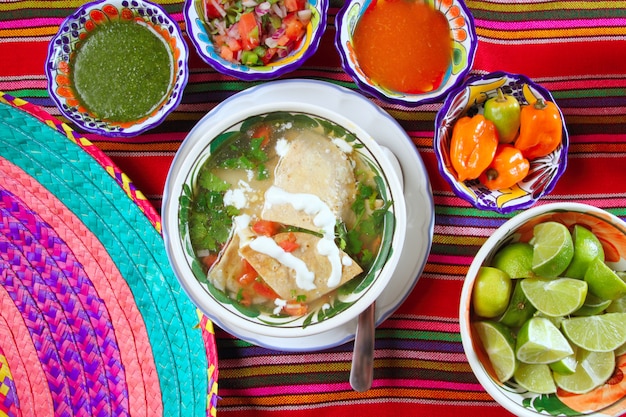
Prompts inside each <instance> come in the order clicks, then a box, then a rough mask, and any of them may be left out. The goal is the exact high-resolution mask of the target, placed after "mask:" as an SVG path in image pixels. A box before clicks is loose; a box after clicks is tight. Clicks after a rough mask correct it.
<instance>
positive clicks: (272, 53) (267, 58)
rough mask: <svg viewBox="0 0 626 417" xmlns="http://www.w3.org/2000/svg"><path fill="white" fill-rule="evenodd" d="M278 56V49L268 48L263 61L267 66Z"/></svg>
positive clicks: (262, 58)
mask: <svg viewBox="0 0 626 417" xmlns="http://www.w3.org/2000/svg"><path fill="white" fill-rule="evenodd" d="M275 55H276V48H267V49H266V50H265V55H263V56H262V57H261V61H263V65H267V64H269V63H270V62H272V58H274V56H275Z"/></svg>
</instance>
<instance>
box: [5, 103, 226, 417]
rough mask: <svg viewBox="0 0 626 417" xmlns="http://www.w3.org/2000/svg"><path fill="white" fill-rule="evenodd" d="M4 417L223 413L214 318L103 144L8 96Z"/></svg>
mask: <svg viewBox="0 0 626 417" xmlns="http://www.w3.org/2000/svg"><path fill="white" fill-rule="evenodd" d="M0 280H1V281H2V286H1V287H0V334H1V335H0V416H20V415H22V416H34V415H37V416H109V415H115V416H124V415H133V416H159V415H164V416H168V417H170V416H184V417H187V416H206V415H213V416H214V415H215V414H216V403H217V358H216V348H215V341H214V336H213V329H212V324H211V322H209V321H208V320H207V319H206V318H205V317H204V316H202V315H201V314H199V313H198V312H197V310H196V309H195V307H194V306H193V304H192V303H191V302H190V301H189V299H188V298H187V296H186V295H185V293H184V292H183V291H182V289H181V288H180V286H179V284H178V282H177V281H176V279H175V277H174V274H173V272H172V271H171V269H170V266H169V263H168V261H167V257H166V254H165V249H164V246H163V241H162V238H161V235H160V221H159V216H158V214H157V213H156V212H155V210H154V209H153V208H152V206H151V205H150V204H149V203H148V202H147V200H146V199H145V197H143V195H142V194H141V193H140V192H139V191H138V190H136V189H135V187H134V186H133V184H132V183H131V182H130V181H129V179H128V178H127V177H126V176H125V175H124V174H123V173H122V172H121V171H120V170H119V169H118V168H117V167H116V166H115V165H114V164H113V163H112V162H111V160H110V159H108V157H107V156H105V155H104V154H103V153H102V152H100V151H99V150H98V148H96V147H95V146H93V145H92V144H91V143H89V142H88V141H87V140H86V139H84V138H81V137H78V135H76V134H74V132H73V131H72V130H71V129H70V128H69V127H67V126H66V125H64V124H62V123H60V122H59V121H57V120H56V119H54V118H53V117H52V116H50V115H49V114H47V113H46V112H44V111H43V110H41V109H39V108H38V107H36V106H34V105H32V104H29V103H27V102H25V101H23V100H20V99H16V98H13V97H11V96H9V95H6V94H1V93H0Z"/></svg>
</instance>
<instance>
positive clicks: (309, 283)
mask: <svg viewBox="0 0 626 417" xmlns="http://www.w3.org/2000/svg"><path fill="white" fill-rule="evenodd" d="M249 245H250V247H251V248H252V249H254V250H255V251H257V252H260V253H263V254H265V255H267V256H270V257H272V258H274V259H276V260H277V261H278V262H280V263H281V264H283V265H285V266H286V267H288V268H291V269H293V270H294V271H295V272H296V285H297V286H298V288H301V289H303V290H306V291H310V290H314V289H315V288H316V286H315V283H314V282H313V281H314V280H315V274H314V273H313V272H311V271H309V269H308V268H307V266H306V264H305V263H304V261H302V259H300V258H297V257H295V256H293V255H292V254H291V253H289V252H285V251H284V250H283V248H281V247H280V246H278V244H277V243H276V242H274V239H272V238H271V237H267V236H259V237H257V238H256V239H254V240H253V241H251V242H250V243H249Z"/></svg>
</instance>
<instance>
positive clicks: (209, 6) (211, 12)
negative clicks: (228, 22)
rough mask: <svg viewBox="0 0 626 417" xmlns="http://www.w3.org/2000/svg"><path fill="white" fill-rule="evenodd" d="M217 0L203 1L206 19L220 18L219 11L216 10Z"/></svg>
mask: <svg viewBox="0 0 626 417" xmlns="http://www.w3.org/2000/svg"><path fill="white" fill-rule="evenodd" d="M217 2H218V0H204V1H203V4H204V13H205V15H206V18H207V19H215V18H220V17H222V14H221V13H220V10H219V9H218V6H217V4H216V3H217Z"/></svg>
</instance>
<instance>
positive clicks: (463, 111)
mask: <svg viewBox="0 0 626 417" xmlns="http://www.w3.org/2000/svg"><path fill="white" fill-rule="evenodd" d="M499 88H501V89H502V90H503V92H504V93H506V94H510V95H513V96H514V97H515V98H517V100H518V101H519V103H520V105H527V104H529V103H533V102H535V101H536V100H537V98H538V97H542V98H544V99H545V100H547V101H552V102H554V98H553V97H552V94H550V92H549V91H548V90H547V89H545V88H544V87H542V86H541V85H539V84H537V83H535V82H533V81H532V80H531V79H529V78H528V77H526V76H524V75H519V74H510V73H506V72H494V73H491V74H487V75H484V76H476V77H471V78H469V79H468V80H467V81H466V82H465V83H463V85H461V86H460V87H458V88H456V89H454V90H453V91H451V92H450V94H449V95H448V97H447V98H446V100H445V101H444V103H443V106H442V107H441V109H440V110H439V111H438V113H437V116H436V119H435V136H434V138H433V147H434V149H435V156H436V157H437V162H438V167H439V173H440V174H441V175H442V176H443V178H445V180H446V181H447V182H448V184H450V187H451V188H452V190H453V191H454V193H455V194H456V195H457V196H459V197H461V198H463V199H464V200H466V201H468V202H469V203H471V204H472V205H473V206H474V207H476V208H479V209H483V210H492V211H496V212H498V213H510V212H512V211H514V210H520V209H524V208H528V207H530V206H532V205H533V204H535V203H536V202H537V201H538V200H539V199H540V198H541V197H543V196H545V195H547V194H549V193H550V192H551V191H552V190H553V189H554V187H555V185H556V183H557V181H558V180H559V178H560V177H561V175H562V174H563V172H564V171H565V168H566V167H567V150H568V148H569V136H568V132H567V127H566V125H565V119H564V118H563V115H562V114H561V120H563V122H562V123H563V135H562V137H563V139H562V143H561V145H559V147H558V148H557V149H555V150H554V151H553V152H552V153H550V154H549V155H546V156H544V157H540V158H536V159H534V160H532V161H530V170H529V172H528V175H527V176H526V178H525V179H524V180H523V181H521V182H519V183H518V184H517V185H515V186H514V187H511V188H508V189H505V190H490V189H488V188H487V187H486V186H485V185H483V184H481V183H480V181H478V180H468V181H463V182H461V181H459V180H458V179H457V175H456V172H455V170H454V168H453V167H452V162H451V160H450V143H451V139H452V130H453V128H454V124H455V123H456V121H457V120H458V119H459V118H461V117H463V116H472V115H475V114H477V113H482V112H483V109H484V103H485V101H487V100H488V99H489V98H491V97H495V96H496V95H497V90H498V89H499ZM555 104H557V107H558V103H555ZM559 111H560V110H559Z"/></svg>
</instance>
